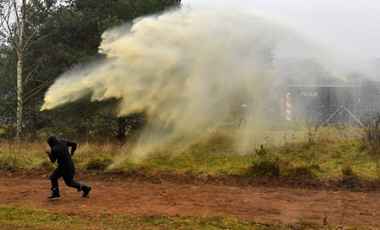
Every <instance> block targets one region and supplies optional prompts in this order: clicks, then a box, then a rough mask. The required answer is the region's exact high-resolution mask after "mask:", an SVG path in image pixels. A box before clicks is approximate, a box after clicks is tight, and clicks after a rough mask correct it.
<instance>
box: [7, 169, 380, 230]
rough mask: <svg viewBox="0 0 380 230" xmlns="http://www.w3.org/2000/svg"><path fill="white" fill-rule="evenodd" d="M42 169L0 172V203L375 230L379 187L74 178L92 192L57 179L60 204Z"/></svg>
mask: <svg viewBox="0 0 380 230" xmlns="http://www.w3.org/2000/svg"><path fill="white" fill-rule="evenodd" d="M50 173H51V170H47V169H33V170H25V169H24V170H23V169H21V170H20V169H18V170H15V169H2V170H0V204H1V205H9V206H24V205H28V204H34V205H35V206H36V207H37V208H41V209H44V210H48V211H58V212H77V211H88V210H92V211H107V212H110V213H119V214H120V213H135V214H143V215H144V214H166V215H175V214H181V215H193V216H207V215H221V216H230V217H236V218H240V219H248V220H260V221H281V222H286V223H291V222H296V221H299V220H300V219H302V220H305V221H310V222H315V223H319V224H322V223H323V220H324V219H325V218H326V223H327V225H341V226H362V225H367V226H371V227H374V228H379V229H380V185H379V183H378V182H372V183H367V182H366V184H363V183H359V182H350V183H348V182H343V181H332V180H331V181H322V180H314V179H310V178H309V179H307V178H292V179H289V178H285V179H284V178H282V179H281V178H253V179H250V180H242V179H239V178H234V177H226V178H217V179H215V178H195V177H186V178H184V177H176V176H173V175H161V176H158V177H146V176H141V175H140V176H138V175H132V176H126V175H123V174H121V173H117V172H112V173H106V174H99V173H95V172H78V173H77V175H76V176H75V179H76V180H77V181H79V182H83V183H85V184H88V185H91V186H93V189H92V191H91V192H90V195H89V197H88V198H83V197H82V196H81V193H78V192H77V191H76V189H73V188H69V187H67V186H66V185H65V184H64V182H63V180H62V179H60V181H59V182H60V190H61V197H60V198H55V199H47V198H46V197H47V196H48V195H50V194H51V191H50V180H49V175H50Z"/></svg>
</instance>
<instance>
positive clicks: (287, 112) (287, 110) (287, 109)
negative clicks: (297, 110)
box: [285, 93, 292, 121]
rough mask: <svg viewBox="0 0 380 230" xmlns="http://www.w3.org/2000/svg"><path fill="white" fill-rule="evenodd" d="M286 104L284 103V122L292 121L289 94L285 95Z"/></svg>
mask: <svg viewBox="0 0 380 230" xmlns="http://www.w3.org/2000/svg"><path fill="white" fill-rule="evenodd" d="M285 100H286V103H285V116H286V120H288V121H291V120H292V99H291V95H290V93H287V94H286V99H285Z"/></svg>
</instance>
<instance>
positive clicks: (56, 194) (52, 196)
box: [47, 188, 61, 199]
mask: <svg viewBox="0 0 380 230" xmlns="http://www.w3.org/2000/svg"><path fill="white" fill-rule="evenodd" d="M51 190H52V191H53V193H52V194H51V195H50V196H48V197H47V198H49V199H51V198H56V197H60V196H61V194H59V189H58V188H52V189H51Z"/></svg>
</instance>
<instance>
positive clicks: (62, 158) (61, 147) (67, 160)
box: [47, 134, 77, 169]
mask: <svg viewBox="0 0 380 230" xmlns="http://www.w3.org/2000/svg"><path fill="white" fill-rule="evenodd" d="M47 142H48V144H49V145H50V148H51V151H50V153H48V155H49V158H50V161H51V162H53V163H54V162H55V161H57V162H58V167H60V168H62V169H73V168H75V166H74V162H73V160H72V159H71V155H70V153H69V146H70V147H71V154H74V152H75V150H76V149H77V143H75V142H72V141H64V140H59V139H58V137H57V136H56V135H54V134H51V135H50V136H49V137H48V138H47Z"/></svg>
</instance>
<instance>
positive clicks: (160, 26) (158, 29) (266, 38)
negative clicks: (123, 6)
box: [42, 7, 309, 154]
mask: <svg viewBox="0 0 380 230" xmlns="http://www.w3.org/2000/svg"><path fill="white" fill-rule="evenodd" d="M278 40H281V41H287V42H290V43H291V42H293V44H294V43H295V42H296V43H298V44H299V45H300V44H301V45H302V43H303V41H302V42H300V41H301V38H300V37H298V36H296V35H295V34H294V33H293V32H290V30H288V29H287V28H284V27H283V26H280V25H279V24H277V23H274V22H271V21H270V20H267V19H265V18H263V17H261V16H259V15H257V14H254V13H252V12H249V11H247V10H242V9H239V8H231V7H228V8H227V7H218V8H215V9H212V10H207V11H202V10H197V11H191V10H182V11H175V12H167V13H165V14H163V15H160V16H157V15H154V16H149V17H143V18H139V19H137V20H136V21H135V22H134V23H133V25H132V26H130V25H124V26H121V27H117V28H114V29H112V30H108V31H106V32H105V33H104V34H103V36H102V44H101V46H100V49H99V52H100V53H102V54H104V55H105V56H106V57H105V58H104V59H103V60H98V61H96V62H93V63H90V64H88V65H87V66H86V67H77V68H74V69H72V70H70V71H68V72H66V73H64V74H63V75H62V76H61V77H60V78H59V79H58V80H57V81H56V82H55V83H54V84H53V85H52V86H51V87H50V89H49V90H48V92H47V93H46V95H45V103H44V105H43V107H42V110H43V109H53V108H55V107H57V106H61V105H63V104H65V103H68V102H72V101H75V100H77V99H80V98H81V97H83V96H85V95H88V94H91V95H92V100H93V101H101V100H106V99H109V98H119V99H121V102H120V106H119V110H118V111H117V114H118V115H119V116H124V115H128V114H131V113H135V112H145V113H146V114H147V116H148V126H147V128H146V130H145V133H144V134H143V135H142V139H140V146H141V148H140V150H141V149H144V150H141V151H140V152H143V154H146V152H148V151H149V146H154V145H155V143H158V142H160V141H162V140H171V139H172V138H175V137H176V136H178V135H181V136H185V137H186V136H189V137H190V136H194V135H196V134H197V133H201V132H203V131H205V130H210V129H211V130H212V129H214V128H215V121H216V120H218V119H219V118H220V114H222V113H223V109H224V108H225V106H226V105H228V104H230V103H236V100H234V99H236V96H237V95H240V97H243V98H246V101H245V103H247V102H248V101H249V102H250V106H249V110H251V112H252V113H251V114H254V112H255V111H256V110H257V108H258V106H259V102H260V101H261V99H260V98H259V97H260V95H261V93H262V89H263V87H264V86H265V85H266V84H270V83H272V82H273V78H274V76H275V75H274V72H273V70H272V69H271V68H270V65H268V50H273V52H274V53H273V54H275V52H276V50H275V48H276V46H275V44H276V41H278ZM308 45H309V44H307V45H305V47H307V46H308ZM269 53H270V52H269ZM252 119H254V118H252ZM148 143H149V146H148Z"/></svg>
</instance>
